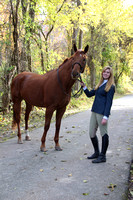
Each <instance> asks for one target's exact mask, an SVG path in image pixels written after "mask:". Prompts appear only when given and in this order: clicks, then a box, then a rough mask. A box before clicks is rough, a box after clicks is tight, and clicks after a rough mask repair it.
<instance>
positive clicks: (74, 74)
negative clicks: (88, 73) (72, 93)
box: [71, 71, 80, 79]
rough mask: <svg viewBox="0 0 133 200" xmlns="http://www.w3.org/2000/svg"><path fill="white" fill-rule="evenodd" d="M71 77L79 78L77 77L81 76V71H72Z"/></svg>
mask: <svg viewBox="0 0 133 200" xmlns="http://www.w3.org/2000/svg"><path fill="white" fill-rule="evenodd" d="M71 77H72V79H77V78H79V77H80V73H78V72H76V71H72V73H71Z"/></svg>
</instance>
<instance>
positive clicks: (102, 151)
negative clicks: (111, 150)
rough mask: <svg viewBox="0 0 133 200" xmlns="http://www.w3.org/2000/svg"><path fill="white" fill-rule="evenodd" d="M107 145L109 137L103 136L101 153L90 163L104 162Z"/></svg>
mask: <svg viewBox="0 0 133 200" xmlns="http://www.w3.org/2000/svg"><path fill="white" fill-rule="evenodd" d="M108 145H109V136H108V135H107V134H105V135H104V136H103V137H102V150H101V153H100V154H99V156H98V158H97V159H96V160H93V161H92V163H101V162H106V151H107V148H108Z"/></svg>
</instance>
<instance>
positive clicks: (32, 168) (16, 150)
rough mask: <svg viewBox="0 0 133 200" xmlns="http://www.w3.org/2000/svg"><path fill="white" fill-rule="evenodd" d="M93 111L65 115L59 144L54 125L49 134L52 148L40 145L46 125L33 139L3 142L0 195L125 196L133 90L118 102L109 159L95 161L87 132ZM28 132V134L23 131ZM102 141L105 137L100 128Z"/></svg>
mask: <svg viewBox="0 0 133 200" xmlns="http://www.w3.org/2000/svg"><path fill="white" fill-rule="evenodd" d="M90 114H91V111H90V110H88V111H85V112H81V113H78V114H75V115H73V116H70V117H67V118H65V119H63V120H62V125H61V131H60V145H61V147H62V148H63V151H61V152H57V151H55V150H54V142H53V137H54V130H55V128H54V126H55V124H54V123H52V124H51V127H50V130H49V132H48V135H47V141H46V147H47V149H48V152H47V153H45V154H44V153H42V152H40V151H39V149H40V139H41V136H42V132H43V128H38V129H36V130H34V131H32V132H31V138H32V140H31V141H30V142H26V141H24V144H22V145H20V144H17V137H15V138H13V139H10V140H8V141H6V142H4V143H0V200H9V199H10V200H122V199H123V200H124V199H126V190H127V183H128V177H129V168H130V163H131V159H132V149H133V95H127V96H125V97H122V98H120V99H116V100H114V102H113V107H112V112H111V116H110V119H109V120H110V122H109V136H110V145H109V149H108V152H107V162H106V163H101V164H92V163H91V161H89V160H87V159H86V157H87V156H88V155H90V154H91V153H92V152H93V148H92V145H91V142H90V139H89V135H88V128H89V119H90ZM23 137H24V135H23ZM98 138H99V141H100V144H101V136H100V133H99V131H98Z"/></svg>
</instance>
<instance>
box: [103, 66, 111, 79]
mask: <svg viewBox="0 0 133 200" xmlns="http://www.w3.org/2000/svg"><path fill="white" fill-rule="evenodd" d="M109 77H110V70H109V69H106V70H105V71H104V72H103V79H104V80H108V79H109Z"/></svg>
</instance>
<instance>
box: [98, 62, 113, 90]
mask: <svg viewBox="0 0 133 200" xmlns="http://www.w3.org/2000/svg"><path fill="white" fill-rule="evenodd" d="M107 69H109V70H110V77H109V79H108V82H107V84H106V87H105V91H106V92H108V91H109V90H110V88H111V86H112V85H114V76H113V69H112V67H110V66H106V67H104V68H103V70H102V72H101V79H100V81H99V83H98V84H97V85H96V87H95V90H97V89H98V88H99V86H100V85H101V84H102V83H103V81H104V79H103V72H105V71H106V70H107Z"/></svg>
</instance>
